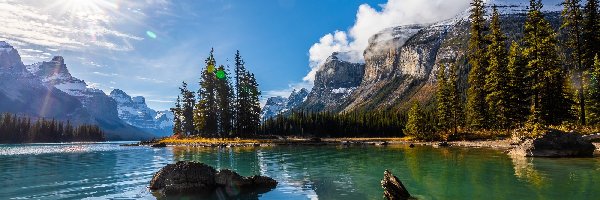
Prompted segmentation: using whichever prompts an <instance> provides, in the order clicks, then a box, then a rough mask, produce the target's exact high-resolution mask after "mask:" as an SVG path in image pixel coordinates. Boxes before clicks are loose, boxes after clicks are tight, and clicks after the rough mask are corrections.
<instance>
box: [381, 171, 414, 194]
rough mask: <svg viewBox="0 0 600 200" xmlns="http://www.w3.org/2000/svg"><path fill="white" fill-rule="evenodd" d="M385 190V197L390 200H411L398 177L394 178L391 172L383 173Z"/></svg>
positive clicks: (382, 181) (382, 185) (382, 182)
mask: <svg viewBox="0 0 600 200" xmlns="http://www.w3.org/2000/svg"><path fill="white" fill-rule="evenodd" d="M381 187H382V188H383V196H384V197H385V199H388V200H406V199H410V193H408V190H406V187H404V184H402V181H400V179H398V177H396V176H394V175H393V174H392V172H390V171H389V170H387V169H386V170H385V172H383V180H381Z"/></svg>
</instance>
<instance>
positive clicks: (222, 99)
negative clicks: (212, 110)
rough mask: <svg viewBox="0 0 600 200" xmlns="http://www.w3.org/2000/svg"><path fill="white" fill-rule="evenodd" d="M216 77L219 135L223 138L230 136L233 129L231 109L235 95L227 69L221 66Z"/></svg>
mask: <svg viewBox="0 0 600 200" xmlns="http://www.w3.org/2000/svg"><path fill="white" fill-rule="evenodd" d="M216 75H217V80H216V85H215V90H216V92H217V95H216V101H217V106H218V109H217V116H218V125H219V126H218V127H219V130H218V133H219V135H220V136H221V137H224V136H230V134H231V131H232V129H233V124H232V118H233V113H232V109H231V101H232V99H233V94H232V90H231V87H230V85H229V79H228V77H227V72H226V71H225V67H224V66H223V65H221V66H219V68H218V69H217V74H216Z"/></svg>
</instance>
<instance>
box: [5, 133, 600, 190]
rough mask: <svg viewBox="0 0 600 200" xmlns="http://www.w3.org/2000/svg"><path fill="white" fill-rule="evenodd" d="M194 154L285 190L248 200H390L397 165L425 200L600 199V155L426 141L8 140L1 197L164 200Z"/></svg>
mask: <svg viewBox="0 0 600 200" xmlns="http://www.w3.org/2000/svg"><path fill="white" fill-rule="evenodd" d="M178 160H193V161H200V162H204V163H207V164H209V165H211V166H213V167H216V168H229V169H234V170H235V171H237V172H239V173H240V174H241V175H245V176H249V175H255V174H260V175H266V176H270V177H273V178H274V179H276V180H277V181H279V185H278V186H277V188H276V189H274V190H272V191H270V192H268V193H264V194H261V195H260V196H258V197H256V196H254V197H240V198H241V199H257V198H258V199H286V200H293V199H382V194H383V191H382V189H381V186H380V180H381V178H382V177H383V171H384V170H385V169H390V170H391V171H392V172H393V173H394V175H396V176H398V178H400V179H401V180H402V181H403V182H404V185H406V187H407V188H408V190H409V191H410V193H411V194H412V195H413V196H416V197H417V198H418V199H598V198H599V196H600V185H599V184H600V158H598V157H596V158H576V159H543V158H511V157H509V156H508V155H506V154H504V153H503V152H501V151H498V150H490V149H466V148H433V147H425V146H421V147H419V146H417V147H416V148H408V146H404V145H398V146H395V145H394V146H387V147H376V146H365V147H336V146H279V147H256V148H254V147H251V148H222V149H214V148H195V147H167V148H158V149H157V148H149V147H120V146H119V145H118V143H93V144H82V143H74V144H73V143H72V144H24V145H0V199H86V198H89V199H156V197H155V196H154V195H153V194H152V193H151V192H150V191H148V190H147V189H146V187H147V185H148V183H149V181H150V179H151V178H152V175H153V174H154V172H156V171H158V169H160V168H161V167H163V166H164V165H166V164H169V163H174V162H176V161H178Z"/></svg>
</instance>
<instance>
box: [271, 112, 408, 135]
mask: <svg viewBox="0 0 600 200" xmlns="http://www.w3.org/2000/svg"><path fill="white" fill-rule="evenodd" d="M404 117H405V115H401V114H399V113H397V112H391V111H378V112H358V111H356V112H349V113H342V114H338V113H332V112H321V113H317V112H304V111H294V112H292V113H291V114H289V115H278V116H277V117H274V118H270V119H267V120H266V121H264V122H263V124H262V125H261V128H260V134H262V135H285V136H290V135H294V136H304V137H399V136H402V129H403V128H404V123H405V122H406V119H404Z"/></svg>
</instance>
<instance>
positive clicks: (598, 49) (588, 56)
mask: <svg viewBox="0 0 600 200" xmlns="http://www.w3.org/2000/svg"><path fill="white" fill-rule="evenodd" d="M598 8H599V6H598V0H587V3H586V4H585V6H584V9H583V33H582V39H583V67H584V68H590V67H592V66H593V65H594V56H596V55H600V14H599V11H598Z"/></svg>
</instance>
